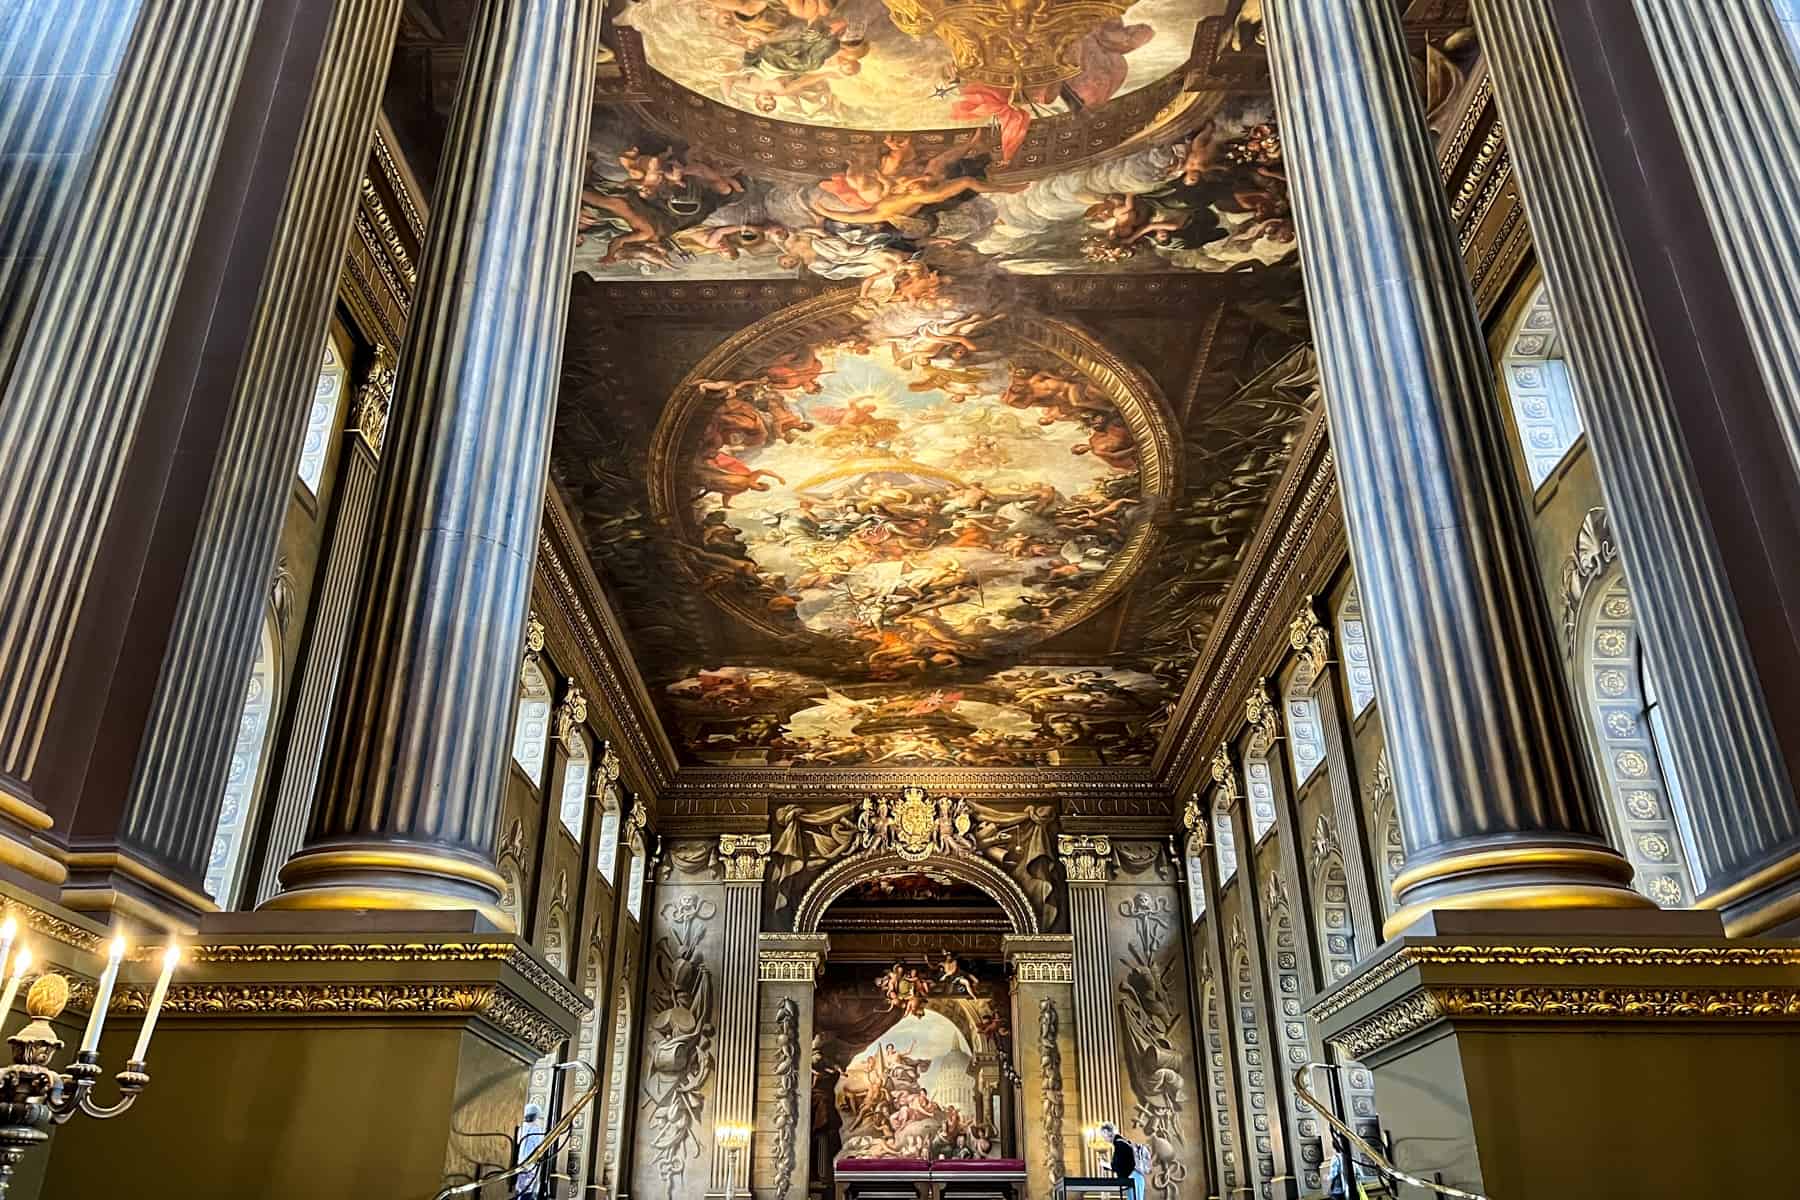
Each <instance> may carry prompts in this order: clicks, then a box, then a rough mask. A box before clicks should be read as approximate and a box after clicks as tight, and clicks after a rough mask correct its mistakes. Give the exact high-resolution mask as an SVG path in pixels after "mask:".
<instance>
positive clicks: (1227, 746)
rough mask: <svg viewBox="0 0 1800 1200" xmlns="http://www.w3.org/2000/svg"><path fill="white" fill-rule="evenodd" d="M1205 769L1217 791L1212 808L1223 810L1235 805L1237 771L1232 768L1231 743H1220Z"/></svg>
mask: <svg viewBox="0 0 1800 1200" xmlns="http://www.w3.org/2000/svg"><path fill="white" fill-rule="evenodd" d="M1207 767H1208V769H1209V770H1210V771H1211V773H1212V781H1213V785H1214V787H1215V788H1216V789H1217V791H1218V795H1217V798H1216V800H1215V801H1214V806H1215V807H1216V808H1218V809H1221V810H1224V809H1228V808H1230V807H1231V806H1232V805H1233V804H1235V803H1237V798H1238V782H1237V771H1236V770H1235V769H1234V768H1233V766H1232V757H1231V743H1229V742H1220V743H1219V747H1218V749H1216V750H1214V751H1213V753H1212V758H1211V759H1210V760H1208V762H1207Z"/></svg>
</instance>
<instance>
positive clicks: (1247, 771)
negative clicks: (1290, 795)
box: [1244, 758, 1275, 843]
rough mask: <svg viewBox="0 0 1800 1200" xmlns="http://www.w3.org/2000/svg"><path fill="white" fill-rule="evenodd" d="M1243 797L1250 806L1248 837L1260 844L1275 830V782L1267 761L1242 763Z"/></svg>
mask: <svg viewBox="0 0 1800 1200" xmlns="http://www.w3.org/2000/svg"><path fill="white" fill-rule="evenodd" d="M1244 795H1245V797H1246V798H1247V799H1248V801H1249V804H1250V836H1251V837H1252V838H1253V839H1255V840H1256V841H1257V842H1258V843H1260V842H1261V841H1262V840H1263V838H1265V837H1267V836H1268V835H1269V833H1270V831H1272V830H1273V829H1274V828H1275V782H1274V779H1273V777H1272V776H1271V775H1270V773H1269V760H1268V759H1266V758H1252V759H1249V760H1247V761H1246V762H1245V763H1244Z"/></svg>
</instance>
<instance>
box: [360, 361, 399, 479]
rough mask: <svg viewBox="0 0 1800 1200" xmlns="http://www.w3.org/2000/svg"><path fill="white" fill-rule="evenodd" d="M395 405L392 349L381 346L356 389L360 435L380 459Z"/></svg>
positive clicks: (370, 450)
mask: <svg viewBox="0 0 1800 1200" xmlns="http://www.w3.org/2000/svg"><path fill="white" fill-rule="evenodd" d="M393 402H394V367H393V363H392V362H391V361H390V358H389V351H388V348H387V347H386V346H383V345H380V344H377V345H376V347H375V357H374V359H373V361H371V362H370V363H369V370H368V373H367V374H366V375H364V376H363V381H362V384H361V385H360V386H359V387H358V388H357V389H356V432H357V434H358V435H359V436H361V438H362V440H363V441H364V442H365V443H367V444H368V447H369V452H370V453H371V454H373V455H375V456H376V457H377V458H379V457H381V439H382V437H383V436H384V435H385V434H386V433H387V419H388V410H389V408H390V407H391V406H392V404H393Z"/></svg>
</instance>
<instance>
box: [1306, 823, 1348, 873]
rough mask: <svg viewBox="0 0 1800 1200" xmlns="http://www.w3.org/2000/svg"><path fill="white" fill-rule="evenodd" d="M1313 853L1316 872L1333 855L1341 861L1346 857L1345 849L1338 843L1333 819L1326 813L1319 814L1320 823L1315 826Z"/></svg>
mask: <svg viewBox="0 0 1800 1200" xmlns="http://www.w3.org/2000/svg"><path fill="white" fill-rule="evenodd" d="M1312 852H1313V867H1314V869H1315V870H1316V869H1317V868H1318V867H1319V865H1320V864H1321V863H1323V862H1324V861H1325V860H1326V859H1327V858H1329V857H1331V856H1333V855H1336V856H1337V857H1338V859H1339V860H1342V859H1343V857H1344V848H1343V846H1342V845H1341V844H1340V843H1339V842H1338V835H1337V830H1336V829H1334V828H1332V825H1331V819H1330V818H1329V817H1327V816H1326V815H1325V814H1324V813H1320V814H1319V819H1318V821H1317V822H1315V823H1314V825H1313V836H1312Z"/></svg>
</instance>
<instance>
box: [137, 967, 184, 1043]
mask: <svg viewBox="0 0 1800 1200" xmlns="http://www.w3.org/2000/svg"><path fill="white" fill-rule="evenodd" d="M180 961H181V947H180V946H177V945H176V944H175V943H174V942H170V943H169V948H168V949H167V950H164V951H163V969H162V974H161V975H159V976H157V979H156V990H155V991H153V992H151V993H150V1011H149V1012H146V1013H145V1014H144V1028H143V1029H142V1031H140V1032H139V1033H138V1040H137V1049H135V1050H133V1051H132V1052H131V1058H130V1061H131V1062H136V1063H141V1062H147V1061H149V1060H148V1059H146V1058H145V1057H144V1054H145V1052H147V1051H148V1050H149V1049H150V1034H151V1033H152V1032H154V1031H155V1029H156V1018H157V1017H158V1016H159V1015H161V1013H162V1007H163V1001H164V1000H166V999H168V998H169V979H170V978H171V977H172V976H173V975H174V974H175V964H176V963H178V962H180Z"/></svg>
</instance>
